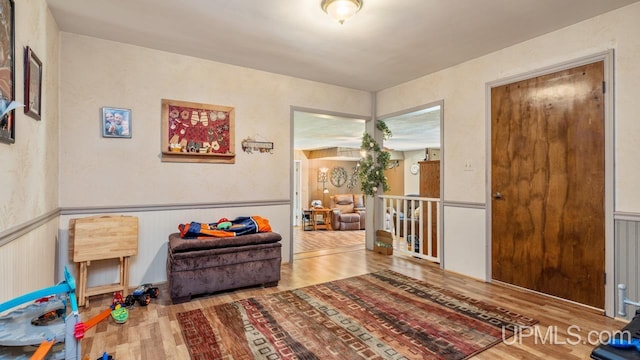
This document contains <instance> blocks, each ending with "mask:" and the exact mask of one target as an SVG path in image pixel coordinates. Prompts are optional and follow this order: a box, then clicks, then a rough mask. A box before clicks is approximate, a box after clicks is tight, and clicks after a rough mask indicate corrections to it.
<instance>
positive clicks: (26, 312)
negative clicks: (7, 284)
mask: <svg viewBox="0 0 640 360" xmlns="http://www.w3.org/2000/svg"><path fill="white" fill-rule="evenodd" d="M64 277H65V280H64V281H63V282H61V283H59V284H58V285H55V286H52V287H48V288H44V289H40V290H36V291H33V292H31V293H28V294H25V295H22V296H19V297H17V298H15V299H12V300H9V301H7V302H5V303H2V304H0V314H4V315H2V316H0V358H3V359H4V358H11V359H23V358H24V359H26V358H27V356H28V355H29V354H30V353H31V359H44V358H45V357H46V356H48V357H47V358H49V359H67V360H70V359H80V343H79V342H78V338H76V337H75V336H74V335H75V334H74V329H75V327H76V325H77V324H79V323H80V314H79V312H78V303H77V299H76V295H75V290H76V283H75V279H74V278H73V276H72V275H71V273H70V272H69V270H68V269H67V268H65V269H64ZM29 302H32V303H31V304H28V305H26V306H23V307H20V308H16V307H18V306H19V305H23V304H26V303H29ZM67 305H71V311H70V312H69V313H68V314H67ZM14 308H16V309H14ZM9 310H12V311H11V312H8V313H5V312H7V311H9ZM62 343H64V345H63V346H62V347H61V346H56V348H54V345H55V344H62ZM37 345H39V347H38V348H37V349H36V350H35V352H34V347H33V346H37ZM50 352H53V353H50Z"/></svg>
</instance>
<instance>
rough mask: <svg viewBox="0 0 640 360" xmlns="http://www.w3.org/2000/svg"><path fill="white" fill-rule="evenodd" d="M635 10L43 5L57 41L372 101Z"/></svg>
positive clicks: (500, 2)
mask: <svg viewBox="0 0 640 360" xmlns="http://www.w3.org/2000/svg"><path fill="white" fill-rule="evenodd" d="M636 1H638V0H363V7H362V10H361V11H360V12H359V13H358V14H356V16H355V17H354V18H352V19H351V20H349V21H347V22H345V23H344V25H340V24H338V23H337V22H334V21H333V20H331V19H330V18H329V17H328V16H327V15H326V14H325V13H324V12H323V11H322V9H321V8H320V0H180V1H176V0H47V3H48V5H49V8H50V9H51V12H52V14H53V16H54V18H55V19H56V22H57V23H58V26H59V27H60V29H61V30H62V31H66V32H72V33H77V34H84V35H89V36H94V37H98V38H103V39H108V40H114V41H118V42H123V43H129V44H134V45H139V46H143V47H148V48H152V49H159V50H164V51H169V52H173V53H179V54H184V55H190V56H194V57H199V58H204V59H210V60H214V61H218V62H223V63H229V64H235V65H239V66H243V67H248V68H253V69H259V70H264V71H269V72H273V73H278V74H284V75H290V76H294V77H298V78H303V79H309V80H314V81H320V82H325V83H329V84H336V85H340V86H345V87H349V88H354V89H361V90H366V91H377V90H381V89H385V88H389V87H392V86H395V85H398V84H401V83H403V82H406V81H408V80H412V79H416V78H418V77H420V76H423V75H426V74H429V73H432V72H435V71H438V70H441V69H444V68H447V67H450V66H452V65H455V64H459V63H461V62H464V61H466V60H469V59H473V58H476V57H479V56H482V55H485V54H487V53H490V52H493V51H496V50H499V49H502V48H505V47H508V46H510V45H513V44H516V43H519V42H522V41H524V40H527V39H530V38H533V37H535V36H538V35H541V34H545V33H548V32H551V31H554V30H556V29H559V28H562V27H565V26H567V25H570V24H573V23H576V22H579V21H581V20H584V19H587V18H590V17H593V16H595V15H598V14H600V13H603V12H607V11H610V10H613V9H616V8H619V7H621V6H624V5H627V4H630V3H633V2H636Z"/></svg>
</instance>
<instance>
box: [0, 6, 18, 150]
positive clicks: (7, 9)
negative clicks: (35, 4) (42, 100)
mask: <svg viewBox="0 0 640 360" xmlns="http://www.w3.org/2000/svg"><path fill="white" fill-rule="evenodd" d="M14 37H15V36H14V14H13V0H0V141H1V142H5V143H9V144H11V143H14V142H15V141H16V125H15V111H14V110H13V109H15V107H16V104H15V103H14V104H12V102H13V101H14V100H15V88H14V79H15V76H14V58H15V52H14V45H13V44H14V41H15V40H14Z"/></svg>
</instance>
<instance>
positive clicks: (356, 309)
mask: <svg viewBox="0 0 640 360" xmlns="http://www.w3.org/2000/svg"><path fill="white" fill-rule="evenodd" d="M177 318H178V322H179V324H180V328H181V330H182V335H183V336H184V339H185V343H186V345H187V348H188V349H189V353H190V354H191V358H192V359H203V360H205V359H206V360H209V359H322V360H325V359H340V360H345V359H447V360H453V359H467V358H469V357H471V356H473V355H475V354H477V353H479V352H481V351H483V350H486V349H487V348H489V347H491V346H493V345H495V344H497V343H499V342H501V341H502V340H503V338H508V337H511V336H512V335H513V329H514V327H515V326H521V327H522V326H531V325H533V324H535V323H536V322H537V321H536V320H533V319H531V318H529V317H527V316H524V315H521V314H518V313H516V312H514V311H512V310H509V309H506V308H504V307H501V306H496V305H492V304H488V303H485V302H482V301H478V300H474V299H472V298H470V297H468V296H465V295H463V294H459V293H456V292H454V291H450V290H447V289H443V288H439V287H435V286H432V285H429V284H428V283H426V282H424V281H420V280H416V279H413V278H410V277H407V276H404V275H401V274H399V273H396V272H393V271H390V270H386V271H381V272H376V273H370V274H366V275H362V276H356V277H352V278H348V279H343V280H337V281H331V282H328V283H323V284H319V285H313V286H307V287H304V288H300V289H295V290H290V291H283V292H279V293H275V294H269V295H263V296H259V297H253V298H248V299H244V300H239V301H234V302H232V303H228V304H223V305H217V306H212V307H209V308H205V309H197V310H191V311H187V312H183V313H178V314H177Z"/></svg>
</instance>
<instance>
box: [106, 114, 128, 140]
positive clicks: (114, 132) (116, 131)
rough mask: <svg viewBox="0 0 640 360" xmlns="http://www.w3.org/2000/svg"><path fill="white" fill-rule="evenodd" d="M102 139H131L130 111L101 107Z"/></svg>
mask: <svg viewBox="0 0 640 360" xmlns="http://www.w3.org/2000/svg"><path fill="white" fill-rule="evenodd" d="M101 119H102V121H101V124H102V137H107V138H131V122H132V119H131V110H130V109H120V108H113V107H103V108H102V116H101Z"/></svg>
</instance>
